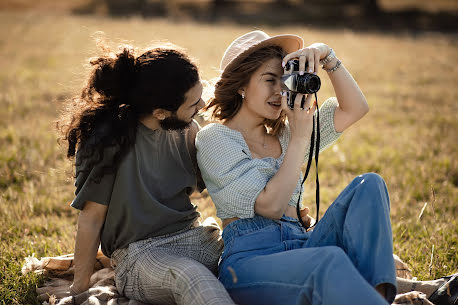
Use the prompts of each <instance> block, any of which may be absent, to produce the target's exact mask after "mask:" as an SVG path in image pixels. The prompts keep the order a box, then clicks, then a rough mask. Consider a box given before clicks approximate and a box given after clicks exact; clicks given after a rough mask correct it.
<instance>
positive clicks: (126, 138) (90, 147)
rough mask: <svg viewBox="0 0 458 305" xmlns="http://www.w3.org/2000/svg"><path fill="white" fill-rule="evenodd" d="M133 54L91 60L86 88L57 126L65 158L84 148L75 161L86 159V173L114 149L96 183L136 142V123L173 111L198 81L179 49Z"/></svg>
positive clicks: (127, 50) (129, 51)
mask: <svg viewBox="0 0 458 305" xmlns="http://www.w3.org/2000/svg"><path fill="white" fill-rule="evenodd" d="M134 53H135V52H134V50H133V49H132V48H130V47H123V48H122V49H121V51H120V52H119V53H118V54H111V55H104V56H101V57H98V58H95V59H91V61H90V64H91V65H92V68H91V71H90V73H89V80H88V82H87V85H86V86H85V87H84V88H83V90H82V92H81V94H80V96H78V97H75V98H73V99H71V100H69V102H68V105H67V108H66V109H65V111H64V112H63V114H62V116H61V118H60V121H59V122H58V123H57V127H58V129H59V130H60V132H61V133H62V137H61V140H64V141H66V142H68V150H67V157H68V158H73V157H74V156H75V154H76V150H77V149H80V148H81V147H84V154H81V156H78V163H80V162H83V160H85V159H87V162H89V163H88V164H86V165H85V170H91V169H92V168H93V167H94V166H95V165H96V164H98V163H99V162H101V161H102V159H103V157H104V152H105V149H106V148H108V147H112V148H115V151H116V152H115V154H114V156H113V159H112V160H110V161H111V162H108V164H109V165H107V166H105V167H104V168H103V170H102V171H100V172H99V173H96V176H95V178H96V180H100V179H101V178H102V176H103V175H104V174H106V173H114V172H115V171H116V170H117V166H118V165H119V163H120V161H121V160H122V159H123V157H124V156H125V155H126V154H127V152H128V151H129V149H130V148H131V147H132V146H133V145H134V143H135V137H136V132H137V127H138V124H139V119H141V118H143V117H145V116H147V115H149V114H151V113H152V112H153V110H154V109H158V108H161V109H166V110H169V111H172V112H175V111H176V110H177V109H178V108H179V107H180V106H181V105H182V104H183V102H184V100H185V94H186V92H187V91H188V90H189V89H191V88H192V87H193V86H194V85H195V84H196V83H197V82H198V81H199V74H198V70H197V67H196V65H195V64H193V63H192V62H191V60H190V59H189V58H188V57H187V56H186V55H185V54H184V53H182V52H181V51H178V50H176V49H173V48H154V49H151V50H149V51H146V52H145V53H143V54H141V55H140V56H138V57H136V56H135V54H134ZM94 156H97V157H94ZM77 165H78V164H77ZM77 174H78V173H76V175H77Z"/></svg>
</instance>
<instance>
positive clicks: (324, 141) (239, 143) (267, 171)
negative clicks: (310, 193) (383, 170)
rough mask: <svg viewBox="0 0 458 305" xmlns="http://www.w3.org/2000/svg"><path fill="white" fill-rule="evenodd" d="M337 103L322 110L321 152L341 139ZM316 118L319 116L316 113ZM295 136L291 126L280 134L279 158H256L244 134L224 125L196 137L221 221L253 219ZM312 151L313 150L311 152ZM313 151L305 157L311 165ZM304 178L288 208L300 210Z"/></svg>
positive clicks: (331, 101)
mask: <svg viewBox="0 0 458 305" xmlns="http://www.w3.org/2000/svg"><path fill="white" fill-rule="evenodd" d="M337 105H338V103H337V99H336V98H330V99H328V100H326V101H325V102H324V103H323V105H322V106H321V108H320V133H321V138H320V151H322V150H324V149H325V148H327V147H329V146H330V145H331V144H333V143H334V142H335V141H336V140H337V139H338V138H339V136H340V135H341V133H339V132H336V130H335V128H334V111H335V109H336V107H337ZM315 115H316V113H315ZM290 136H291V132H290V129H289V125H288V124H286V127H285V129H284V130H283V131H282V132H281V133H280V135H279V136H278V139H279V140H280V144H281V148H282V154H281V156H280V157H279V158H272V157H268V158H262V159H257V158H253V157H252V156H251V153H250V149H249V148H248V145H247V144H246V142H245V140H244V138H243V136H242V134H241V133H240V132H238V131H236V130H233V129H231V128H229V127H227V126H224V125H222V124H217V123H213V124H209V125H207V126H205V127H204V128H203V129H201V130H200V131H199V132H198V134H197V137H196V148H197V161H198V163H199V168H200V170H201V173H202V178H203V179H204V181H205V185H206V186H207V190H208V192H209V194H210V196H211V198H212V200H213V202H214V203H215V205H216V215H217V216H218V217H219V218H221V219H226V218H231V217H238V218H252V217H254V215H255V212H254V204H255V201H256V198H257V197H258V195H259V193H260V192H261V191H262V190H263V189H264V187H265V186H266V184H267V182H268V181H269V180H270V179H271V178H272V177H273V176H274V175H275V173H276V172H277V171H278V169H279V168H280V166H281V164H282V162H283V158H284V157H285V153H286V149H287V148H288V143H289V139H290ZM309 150H310V149H309ZM309 153H310V152H309V151H308V152H307V153H306V155H305V156H304V162H307V160H308V156H309ZM301 182H302V174H301V177H300V178H299V180H298V182H297V185H296V189H295V190H294V192H293V195H292V196H291V199H290V200H289V202H288V204H289V205H292V206H296V204H297V200H298V197H299V191H300V188H301Z"/></svg>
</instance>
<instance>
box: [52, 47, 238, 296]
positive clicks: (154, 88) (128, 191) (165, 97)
mask: <svg viewBox="0 0 458 305" xmlns="http://www.w3.org/2000/svg"><path fill="white" fill-rule="evenodd" d="M91 64H92V66H93V68H92V70H91V72H90V77H89V81H88V84H87V86H86V87H85V88H83V90H82V94H81V96H80V97H79V98H77V99H75V100H74V101H73V102H72V103H71V104H70V107H69V108H68V109H67V111H66V112H65V114H64V117H63V118H62V121H61V122H60V125H61V127H62V131H63V135H64V139H65V140H66V141H67V142H68V157H74V156H75V154H76V162H75V164H76V181H75V186H76V192H75V194H76V197H75V199H74V200H73V202H72V207H74V208H76V209H79V210H81V213H80V215H79V218H78V231H77V235H76V244H75V277H74V281H73V284H72V285H71V286H70V287H69V289H68V290H67V291H66V292H64V293H60V294H59V295H57V297H58V298H61V297H65V296H69V295H72V296H75V295H77V294H79V293H81V292H84V291H85V290H87V289H88V287H89V280H90V277H91V274H92V272H93V268H94V263H95V257H96V252H97V249H98V247H99V244H100V243H101V247H102V251H103V253H104V254H105V255H106V256H108V257H111V262H112V265H113V267H114V269H115V281H116V287H117V289H118V291H119V293H120V294H121V295H124V296H126V297H128V298H130V299H136V300H139V301H142V302H145V303H154V304H186V305H188V304H208V305H210V304H233V302H232V300H231V299H230V297H229V295H228V294H227V292H226V291H225V289H224V287H223V286H222V285H221V283H220V282H219V281H218V279H217V278H216V277H215V276H214V274H213V273H212V272H211V271H213V272H216V269H217V263H218V259H219V255H220V251H221V247H222V245H221V241H220V236H219V230H218V229H217V228H215V227H211V226H202V225H200V223H199V221H198V217H199V213H198V212H197V211H196V207H195V206H194V205H193V204H192V203H191V202H190V198H189V196H190V195H191V193H192V192H193V191H194V190H195V189H199V190H202V189H203V188H204V185H203V184H202V183H201V179H200V174H199V171H198V168H197V162H196V160H195V146H194V139H195V135H196V133H197V131H198V129H199V126H198V125H197V123H196V122H195V121H193V117H194V115H195V114H196V113H197V111H198V110H199V109H201V108H202V106H203V105H204V103H203V101H202V99H201V94H202V84H201V82H200V80H199V74H198V70H197V67H196V66H195V65H194V64H193V63H192V62H191V61H190V59H189V58H188V57H187V56H186V55H185V54H184V53H183V52H181V51H179V50H178V49H176V48H171V47H157V48H154V49H150V50H148V51H146V52H144V53H143V54H140V55H136V54H135V52H134V51H133V50H132V49H130V48H127V47H125V48H123V49H122V50H121V52H119V53H118V54H116V55H106V56H101V57H99V58H96V59H94V60H92V61H91ZM73 303H75V299H73Z"/></svg>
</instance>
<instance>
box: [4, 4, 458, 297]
mask: <svg viewBox="0 0 458 305" xmlns="http://www.w3.org/2000/svg"><path fill="white" fill-rule="evenodd" d="M0 20H2V25H3V26H2V27H0V54H1V56H0V66H1V67H2V69H1V71H0V107H1V108H0V109H1V111H0V147H1V149H0V240H1V243H2V247H1V248H0V304H38V302H37V301H36V300H35V297H34V289H35V285H36V284H37V282H38V281H39V278H38V277H36V276H33V275H29V276H27V277H23V276H21V275H20V266H21V265H22V262H23V258H24V257H25V256H28V255H32V254H35V256H38V257H41V256H54V255H60V254H64V253H69V252H73V245H74V234H75V224H76V216H77V213H76V211H74V210H72V209H71V208H70V207H69V206H68V203H69V202H70V201H71V200H72V194H73V191H74V189H73V185H72V183H73V182H72V179H71V173H72V167H71V164H70V162H69V161H67V160H66V159H65V157H64V155H65V152H64V151H63V149H62V148H59V146H58V145H57V143H56V134H55V130H54V124H53V121H54V120H55V119H56V118H57V115H58V109H60V106H61V103H62V101H63V100H64V99H65V98H66V97H68V96H70V95H73V94H75V93H77V91H78V89H79V88H81V86H82V84H83V80H84V75H85V68H84V67H83V64H85V63H87V62H88V61H87V58H88V57H90V56H92V55H94V54H95V52H96V47H95V44H94V42H93V41H92V40H91V38H90V37H91V35H92V34H93V33H94V32H96V31H99V30H102V31H104V32H105V33H106V35H107V37H109V38H110V39H111V40H112V41H114V43H115V44H117V43H118V42H124V41H125V40H128V42H132V43H134V44H135V45H140V46H147V45H148V44H149V43H150V42H151V41H152V40H157V39H159V40H161V39H169V40H170V41H172V42H174V43H176V44H178V45H181V46H183V47H185V48H187V49H188V51H189V53H190V54H192V55H193V56H194V57H196V58H200V59H201V60H200V64H199V65H200V69H201V71H202V76H203V78H205V79H210V78H213V77H215V76H217V66H218V64H219V59H220V56H221V54H222V53H223V51H224V49H225V46H226V45H227V44H228V43H229V42H230V41H231V40H232V39H233V38H234V37H236V36H238V35H240V34H242V33H244V32H246V31H248V30H252V29H253V28H252V27H248V26H243V27H242V26H236V25H228V24H227V25H218V26H214V25H202V24H195V23H187V22H181V21H180V20H174V21H173V22H172V21H168V20H165V19H164V20H143V19H137V18H129V19H118V20H112V19H109V18H105V17H100V16H99V17H96V18H94V17H74V16H67V15H63V16H56V15H44V14H43V13H40V14H37V13H34V12H28V13H26V14H23V13H19V12H6V11H4V12H0ZM263 30H265V31H267V32H268V33H270V34H279V33H284V32H292V33H296V34H299V35H301V36H302V37H304V38H305V40H306V41H307V42H310V43H311V42H315V41H323V42H326V43H328V44H330V45H331V46H332V47H333V48H334V49H335V50H336V52H337V54H338V55H339V57H340V58H341V59H342V60H343V62H344V63H345V65H346V66H347V67H348V68H349V69H350V70H351V71H352V73H353V75H354V77H355V78H356V80H357V81H358V83H359V84H360V86H361V88H362V89H363V91H364V92H365V94H366V96H367V99H368V102H369V104H370V107H371V111H370V113H369V114H368V115H367V116H366V117H365V118H364V119H363V120H361V121H360V122H359V123H358V124H357V125H355V126H354V127H352V128H351V129H350V130H349V131H348V132H346V133H345V134H344V135H343V136H342V138H341V139H340V140H339V141H338V143H337V145H335V146H334V147H333V148H331V149H329V150H327V151H326V152H325V153H323V155H322V156H321V157H320V178H321V179H320V181H321V183H322V186H321V187H322V201H323V208H322V211H323V212H324V211H325V208H324V207H326V206H327V205H328V204H329V203H330V202H332V200H333V199H334V198H335V197H336V196H337V195H338V193H339V192H340V191H341V190H342V189H343V188H344V187H345V186H346V185H347V184H348V183H349V182H350V181H351V179H352V178H353V177H354V176H355V175H358V174H360V173H363V172H368V171H375V172H377V173H379V174H381V175H382V176H383V177H384V178H385V179H386V182H387V185H388V187H389V191H390V196H391V200H392V223H393V231H394V247H395V252H396V253H397V254H398V255H399V256H400V257H401V258H402V259H404V260H405V261H407V262H408V263H409V264H410V265H411V266H412V269H413V273H414V275H416V276H418V277H419V278H420V279H426V278H435V277H438V276H443V275H446V274H450V273H454V272H457V271H458V255H457V247H458V225H457V220H456V215H457V214H458V213H457V212H458V211H457V199H458V198H457V197H458V196H457V194H458V189H457V185H458V161H457V160H458V158H457V157H458V146H457V140H456V139H457V130H458V122H457V116H456V113H457V110H458V109H457V108H458V106H457V103H456V101H457V100H458V90H457V87H456V80H457V76H458V68H457V65H456V64H455V62H454V60H455V57H456V54H457V41H458V40H457V39H456V36H453V35H441V34H422V35H417V36H409V35H407V34H396V33H393V34H390V33H387V34H385V35H381V34H370V33H355V32H350V31H346V30H335V31H321V30H317V29H308V28H306V27H283V28H281V27H276V28H269V27H264V28H263ZM331 94H332V92H331V89H330V84H329V82H327V81H326V82H324V84H323V89H322V90H321V91H320V95H319V98H320V99H321V100H324V98H325V97H327V96H330V95H331ZM312 176H313V173H312ZM310 188H312V189H314V185H313V184H312V185H308V189H310ZM313 193H314V192H312V191H310V192H308V194H307V197H306V202H310V201H312V202H313V198H314V195H313ZM433 194H434V195H433ZM195 202H196V203H198V204H199V206H200V208H199V209H200V211H201V212H202V214H203V215H204V216H209V215H214V208H213V206H212V205H211V202H210V200H209V197H208V196H204V197H202V198H200V197H195ZM425 202H426V203H427V205H426V208H425V211H424V213H423V215H422V217H421V219H419V214H420V211H421V209H422V208H423V206H424V205H425ZM309 205H310V206H313V203H311V204H309ZM433 246H434V249H435V250H434V255H433V260H432V264H431V265H430V259H431V249H432V247H433Z"/></svg>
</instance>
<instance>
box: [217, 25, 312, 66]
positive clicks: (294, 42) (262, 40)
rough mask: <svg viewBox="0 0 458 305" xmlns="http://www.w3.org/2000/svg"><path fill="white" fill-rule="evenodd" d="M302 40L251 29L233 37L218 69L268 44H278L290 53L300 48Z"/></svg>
mask: <svg viewBox="0 0 458 305" xmlns="http://www.w3.org/2000/svg"><path fill="white" fill-rule="evenodd" d="M303 45H304V41H303V40H302V38H301V37H299V36H296V35H289V34H286V35H277V36H272V37H270V36H269V35H267V34H266V33H264V32H263V31H253V32H249V33H246V34H245V35H242V36H240V37H238V38H237V39H235V40H234V41H233V42H232V43H231V45H230V46H229V47H228V48H227V49H226V52H224V56H223V59H222V60H221V64H220V69H221V71H223V73H224V71H225V70H226V69H230V68H232V67H233V66H234V65H237V64H239V63H240V62H241V61H242V60H244V59H245V58H247V57H248V56H249V55H250V54H251V53H253V52H254V51H256V50H259V49H261V48H264V47H268V46H279V47H281V48H282V49H283V50H284V51H285V52H286V53H292V52H294V51H297V50H299V49H301V48H302V46H303Z"/></svg>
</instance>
